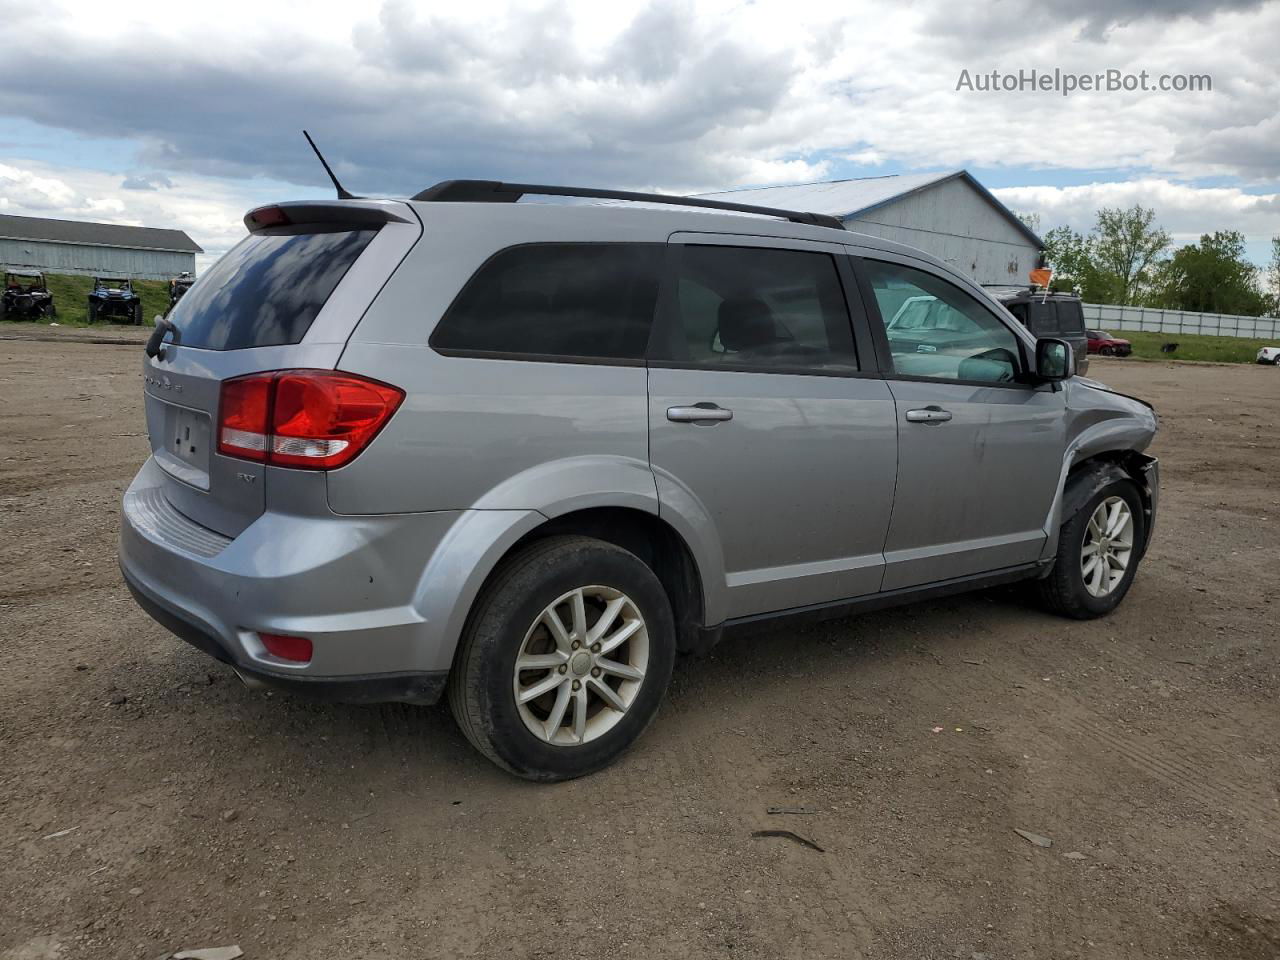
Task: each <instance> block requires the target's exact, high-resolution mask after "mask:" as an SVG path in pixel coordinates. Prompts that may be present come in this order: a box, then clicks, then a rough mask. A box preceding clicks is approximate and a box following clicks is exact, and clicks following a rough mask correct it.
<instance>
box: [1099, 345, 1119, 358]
mask: <svg viewBox="0 0 1280 960" xmlns="http://www.w3.org/2000/svg"><path fill="white" fill-rule="evenodd" d="M1098 352H1099V353H1100V354H1102V355H1103V356H1104V357H1114V356H1115V355H1116V348H1115V347H1100V348H1099V349H1098Z"/></svg>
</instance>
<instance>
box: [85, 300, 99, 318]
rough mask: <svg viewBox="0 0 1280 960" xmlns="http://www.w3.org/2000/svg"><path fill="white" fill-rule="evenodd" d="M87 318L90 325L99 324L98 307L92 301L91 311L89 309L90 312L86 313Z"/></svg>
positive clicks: (90, 304)
mask: <svg viewBox="0 0 1280 960" xmlns="http://www.w3.org/2000/svg"><path fill="white" fill-rule="evenodd" d="M86 317H87V319H88V322H89V323H97V322H98V305H97V304H96V303H93V302H92V301H90V303H89V309H88V312H87V313H86Z"/></svg>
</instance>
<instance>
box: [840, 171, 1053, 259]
mask: <svg viewBox="0 0 1280 960" xmlns="http://www.w3.org/2000/svg"><path fill="white" fill-rule="evenodd" d="M845 226H847V227H848V228H849V229H850V230H853V231H854V232H856V233H867V234H870V235H872V236H875V237H883V238H884V239H886V240H896V241H897V242H898V243H905V244H908V245H909V246H913V247H918V248H919V249H921V250H924V251H925V252H926V253H931V254H933V255H934V256H935V257H937V258H938V259H940V260H945V261H946V262H947V263H949V264H950V265H951V266H952V267H954V268H955V269H957V270H959V271H960V272H961V273H963V274H966V275H967V276H969V277H971V278H972V279H973V280H974V281H975V282H976V283H980V284H982V283H1015V284H1017V283H1024V282H1025V281H1026V279H1027V273H1028V272H1029V271H1030V270H1032V269H1033V268H1034V267H1035V265H1036V263H1037V261H1038V260H1039V257H1040V250H1039V248H1037V247H1036V246H1035V245H1034V244H1032V243H1031V242H1030V241H1029V240H1028V239H1027V238H1026V236H1025V235H1024V234H1022V233H1021V232H1020V231H1019V230H1018V229H1017V228H1016V227H1015V226H1013V224H1011V223H1010V222H1009V221H1008V220H1007V219H1006V218H1005V217H1004V216H1002V215H1001V214H1000V213H999V211H997V210H996V209H995V208H994V207H992V206H991V204H989V203H987V202H986V200H984V199H983V198H982V197H981V196H979V194H978V193H977V192H976V191H975V190H974V189H973V188H972V187H970V186H969V184H968V183H966V182H965V181H963V180H948V181H946V182H945V183H940V184H938V185H937V186H934V187H929V188H926V189H924V190H921V191H920V192H919V193H914V194H911V195H910V196H906V197H903V198H902V199H901V200H896V201H893V202H892V203H888V204H886V205H885V206H883V207H878V208H877V209H875V210H872V211H870V212H868V213H867V214H865V215H864V216H862V217H859V218H856V219H852V220H847V221H845Z"/></svg>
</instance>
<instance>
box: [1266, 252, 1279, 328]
mask: <svg viewBox="0 0 1280 960" xmlns="http://www.w3.org/2000/svg"><path fill="white" fill-rule="evenodd" d="M1267 286H1269V287H1270V288H1271V309H1270V310H1268V311H1267V313H1268V314H1270V315H1271V316H1273V317H1280V237H1272V238H1271V263H1270V264H1269V265H1268V266H1267Z"/></svg>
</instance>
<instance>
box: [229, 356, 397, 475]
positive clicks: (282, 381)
mask: <svg viewBox="0 0 1280 960" xmlns="http://www.w3.org/2000/svg"><path fill="white" fill-rule="evenodd" d="M402 400H404V391H403V390H401V389H399V388H398V387H393V386H390V385H389V384H385V383H379V382H378V381H376V380H369V379H366V378H365V377H357V376H356V375H354V374H351V373H342V372H340V371H336V370H280V371H276V372H273V373H254V374H250V375H249V376H247V377H237V378H236V379H234V380H226V381H224V382H223V384H222V398H221V403H220V405H219V413H218V452H219V453H220V454H223V455H224V456H228V457H240V458H242V459H245V460H257V461H259V462H262V463H269V464H272V465H273V466H279V467H300V468H302V469H304V470H332V469H334V468H335V467H340V466H342V465H343V464H346V463H350V462H351V461H352V460H354V459H355V457H356V455H357V454H359V453H360V451H361V450H363V449H364V448H365V447H367V446H368V445H369V441H371V440H372V439H373V438H374V437H375V436H377V434H378V431H379V430H381V429H382V428H383V426H385V425H386V422H387V421H388V420H390V419H391V415H392V414H393V413H395V412H396V409H397V408H398V407H399V406H400V403H401V401H402Z"/></svg>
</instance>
